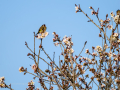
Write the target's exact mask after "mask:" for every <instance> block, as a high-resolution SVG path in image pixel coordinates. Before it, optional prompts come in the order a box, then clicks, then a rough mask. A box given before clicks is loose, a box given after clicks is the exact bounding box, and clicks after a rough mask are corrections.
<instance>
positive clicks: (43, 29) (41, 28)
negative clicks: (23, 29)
mask: <svg viewBox="0 0 120 90" xmlns="http://www.w3.org/2000/svg"><path fill="white" fill-rule="evenodd" d="M46 29H47V27H46V25H45V24H43V25H42V26H41V27H40V28H39V30H38V33H37V34H39V33H40V34H41V33H44V32H45V31H46Z"/></svg>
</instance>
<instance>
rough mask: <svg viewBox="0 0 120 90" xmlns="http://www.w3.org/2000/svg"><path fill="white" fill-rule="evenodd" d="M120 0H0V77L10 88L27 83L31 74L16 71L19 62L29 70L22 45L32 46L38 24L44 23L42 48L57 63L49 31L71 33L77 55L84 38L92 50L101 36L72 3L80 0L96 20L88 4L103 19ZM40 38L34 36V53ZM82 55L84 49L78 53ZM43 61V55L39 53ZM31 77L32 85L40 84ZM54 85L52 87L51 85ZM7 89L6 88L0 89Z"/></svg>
mask: <svg viewBox="0 0 120 90" xmlns="http://www.w3.org/2000/svg"><path fill="white" fill-rule="evenodd" d="M119 3H120V0H115V1H108V0H106V1H105V0H104V2H103V1H101V0H94V1H93V0H0V43H1V44H0V56H1V59H0V77H2V76H4V77H5V82H6V83H7V84H10V83H11V84H12V88H13V89H14V90H25V88H27V83H28V82H29V81H30V80H33V76H32V75H29V74H26V75H23V73H20V72H19V67H21V66H23V67H25V68H27V69H28V71H29V72H33V70H31V67H30V65H33V64H34V62H33V61H32V60H31V59H29V57H28V56H27V53H29V52H30V51H29V50H28V49H27V48H26V46H25V41H26V42H27V43H28V46H29V47H30V48H31V49H32V50H33V49H34V42H33V41H34V38H33V32H35V33H37V31H38V29H39V27H40V26H41V25H42V24H46V26H47V31H48V32H49V35H48V36H47V37H46V38H45V39H44V40H43V47H44V49H45V51H46V52H47V53H48V54H49V56H51V58H53V52H55V62H56V63H57V65H58V63H59V62H58V60H59V55H60V53H61V49H60V47H59V46H58V47H55V46H54V44H53V41H52V38H53V35H52V32H56V33H57V34H58V35H59V36H60V37H61V39H62V38H63V37H64V36H65V35H67V36H71V35H72V41H73V43H74V46H73V49H74V51H75V53H74V55H78V54H79V52H80V51H81V49H82V47H83V45H84V42H85V41H87V45H86V47H85V49H88V48H89V49H90V50H92V46H97V45H101V38H99V37H98V34H99V29H98V28H97V27H96V26H95V25H94V24H93V23H91V22H89V23H88V22H87V21H88V18H87V17H86V16H85V15H84V14H83V13H75V4H77V5H78V4H80V6H81V8H82V10H83V11H84V12H85V13H87V14H88V15H89V17H91V18H92V19H93V20H94V22H96V23H97V24H99V23H98V21H97V18H96V16H94V15H91V10H90V9H89V6H92V7H93V8H94V9H95V10H97V9H98V8H99V18H100V19H103V20H104V19H105V16H106V14H108V17H109V18H110V12H112V11H113V12H114V13H116V10H118V9H120V6H119ZM39 44H40V40H38V39H36V53H37V54H38V50H39V48H38V47H39ZM82 55H83V56H85V55H86V54H85V50H84V51H83V53H82ZM40 56H41V57H42V58H44V59H46V61H48V62H49V61H50V60H48V59H47V57H46V55H44V53H43V52H41V55H40ZM47 67H48V66H47V65H46V64H45V63H43V62H42V61H40V68H42V69H43V70H45V68H47ZM37 81H38V79H36V80H34V82H35V85H36V87H39V88H40V85H39V84H38V83H37ZM55 89H56V88H55ZM3 90H7V89H3Z"/></svg>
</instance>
